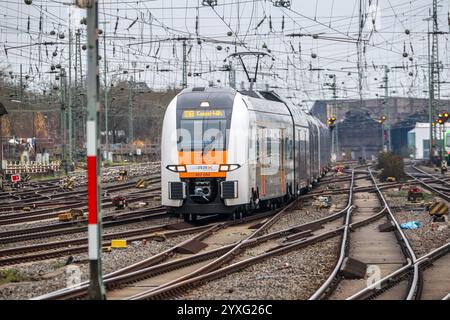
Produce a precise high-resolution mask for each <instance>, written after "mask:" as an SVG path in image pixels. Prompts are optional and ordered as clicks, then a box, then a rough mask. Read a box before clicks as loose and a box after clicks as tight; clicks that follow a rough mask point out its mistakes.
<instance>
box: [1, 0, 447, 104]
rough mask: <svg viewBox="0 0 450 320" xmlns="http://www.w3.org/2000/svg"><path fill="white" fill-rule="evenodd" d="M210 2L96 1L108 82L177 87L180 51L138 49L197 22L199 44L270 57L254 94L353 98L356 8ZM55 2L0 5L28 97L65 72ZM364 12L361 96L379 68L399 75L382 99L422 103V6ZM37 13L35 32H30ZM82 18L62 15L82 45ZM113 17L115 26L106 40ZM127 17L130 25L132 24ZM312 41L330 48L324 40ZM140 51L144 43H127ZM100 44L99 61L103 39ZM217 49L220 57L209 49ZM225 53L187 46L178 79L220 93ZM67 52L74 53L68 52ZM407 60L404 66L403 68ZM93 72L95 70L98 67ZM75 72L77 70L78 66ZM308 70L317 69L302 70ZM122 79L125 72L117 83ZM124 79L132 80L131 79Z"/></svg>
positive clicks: (345, 0)
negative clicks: (53, 69)
mask: <svg viewBox="0 0 450 320" xmlns="http://www.w3.org/2000/svg"><path fill="white" fill-rule="evenodd" d="M217 2H218V6H216V7H215V8H214V9H212V8H209V7H204V6H202V4H201V0H193V1H190V0H187V1H183V0H164V1H163V0H155V1H148V0H147V1H129V0H121V1H119V0H105V1H99V7H100V17H99V20H100V23H101V25H102V27H101V28H103V22H106V35H107V41H106V45H107V61H108V69H109V70H108V79H113V80H114V81H119V80H127V79H129V78H130V77H131V76H134V77H135V78H136V79H138V80H141V81H146V82H147V83H148V85H149V86H150V87H151V88H155V89H161V88H166V87H167V86H174V85H175V86H180V84H181V65H182V42H181V41H173V40H169V41H163V42H151V43H148V42H149V41H157V40H162V39H169V38H174V37H180V36H182V37H192V38H194V39H195V38H196V37H197V35H196V28H195V26H196V21H197V16H198V21H199V24H198V25H199V27H198V35H199V36H200V37H201V38H202V39H205V38H209V39H214V40H219V41H242V42H244V43H245V44H246V45H245V46H239V47H238V48H237V51H247V50H263V51H266V48H265V47H267V49H269V50H270V51H271V54H272V55H273V56H274V58H275V61H272V60H271V59H265V60H264V63H263V65H262V68H261V71H262V73H263V75H262V77H261V78H259V79H258V86H261V87H263V86H265V84H269V85H270V86H274V87H278V90H279V91H281V92H282V94H284V95H286V96H295V97H296V99H294V100H295V102H300V103H303V104H305V103H308V102H307V101H306V100H314V99H318V98H330V97H331V91H330V90H329V89H328V88H327V87H326V86H324V83H326V82H330V78H329V77H328V75H329V74H336V75H337V84H338V96H339V97H340V98H356V97H357V96H358V91H357V88H358V84H357V83H358V81H357V72H356V71H357V69H356V57H357V56H356V45H355V43H354V39H356V38H357V36H358V34H357V33H358V2H359V1H358V0H310V1H300V0H293V1H291V2H292V5H291V8H290V9H282V8H279V7H275V6H273V4H272V2H271V1H269V0H266V1H264V0H261V1H258V0H255V1H237V0H228V1H226V0H218V1H217ZM63 3H69V1H68V0H63V1H56V0H55V1H38V0H33V4H32V5H31V6H28V5H26V4H25V3H24V1H23V0H1V1H0V8H1V12H2V15H3V18H2V19H0V31H1V32H0V43H1V47H2V48H1V50H0V64H1V66H2V67H8V68H9V69H8V70H12V71H13V72H14V73H17V72H18V71H19V65H20V64H22V65H23V70H24V73H25V74H30V80H29V81H30V82H31V83H30V87H32V88H38V87H39V86H40V85H41V84H42V83H43V82H44V81H54V76H53V75H51V74H48V73H44V72H46V71H49V70H50V66H51V65H52V64H57V63H61V64H62V65H64V66H66V68H67V66H68V26H69V23H68V21H69V18H68V11H69V10H68V8H69V6H67V5H64V4H63ZM365 3H366V9H367V10H366V11H367V12H368V11H371V12H373V16H374V17H376V18H375V25H376V30H373V32H372V33H370V31H371V30H372V29H373V27H372V26H373V23H372V16H371V15H368V19H367V21H366V25H365V29H364V36H363V38H364V39H368V42H367V45H366V52H365V55H364V58H365V59H364V62H365V68H364V69H365V76H366V77H365V79H364V92H365V94H364V96H365V97H375V96H376V94H380V95H382V94H384V89H382V88H379V87H380V85H381V80H382V77H383V68H382V67H381V65H384V64H387V65H389V66H397V67H399V66H404V67H405V68H404V69H399V68H398V69H393V70H392V72H391V73H390V83H391V86H392V88H391V91H395V92H392V94H394V95H401V96H407V95H410V96H415V97H423V96H424V95H425V93H424V92H423V90H426V87H427V85H426V76H427V69H426V61H427V57H426V54H427V34H426V30H427V22H425V21H423V19H425V18H426V17H428V10H429V9H430V8H431V3H432V1H431V0H418V1H404V0H379V1H376V0H373V1H371V3H372V7H371V8H372V9H371V10H369V1H368V0H367V1H365ZM439 3H440V5H441V7H440V8H439V27H440V29H441V30H442V31H445V32H447V31H449V25H448V20H447V14H448V11H449V2H448V1H439ZM377 4H378V6H377ZM41 6H42V9H41ZM197 8H198V9H197ZM41 14H42V17H43V20H42V21H43V24H42V31H41V32H40V30H39V19H40V18H39V17H40V15H41ZM83 16H84V10H80V9H73V10H72V22H73V24H72V26H73V29H77V28H81V30H82V31H81V32H82V36H81V38H82V43H83V42H85V32H84V28H85V26H84V25H80V18H81V17H83ZM28 17H30V28H29V33H28ZM117 17H119V20H118V24H117V30H116V32H115V34H114V29H115V25H116V21H117ZM264 17H266V18H264ZM283 17H284V30H282V21H283ZM136 18H137V21H136V23H134V24H133V22H134V21H135V20H136ZM130 26H131V27H130ZM270 26H272V30H271V29H270ZM127 28H129V29H127ZM406 29H408V30H409V31H410V33H409V34H406V33H405V30H406ZM52 30H55V31H56V35H50V32H51V31H52ZM73 31H74V30H73ZM228 31H231V32H233V35H232V36H228V35H227V32H228ZM293 32H294V33H307V34H318V38H317V39H313V38H312V37H301V38H298V37H295V38H292V37H289V36H287V35H288V34H290V33H293ZM58 33H64V35H65V38H64V39H60V40H58V41H60V42H61V44H59V45H57V46H47V51H48V57H47V52H46V50H45V47H44V46H40V47H39V46H30V47H24V48H19V49H9V50H8V55H7V56H6V54H5V50H4V48H10V47H14V46H21V45H28V44H32V43H37V42H40V41H56V40H57V36H58ZM235 35H236V36H235ZM322 37H332V39H331V40H325V39H323V38H322ZM140 42H147V43H145V44H136V43H140ZM100 45H101V54H102V55H103V40H102V41H101V43H100ZM299 45H300V47H301V51H299V49H300V47H299ZM218 46H221V47H222V50H218V49H217V47H218ZM447 46H448V35H441V36H440V59H441V61H442V63H443V70H442V77H441V78H442V81H447V80H448V61H449V57H448V54H447ZM227 47H229V49H228V48H227ZM39 48H40V53H41V55H40V58H39ZM234 50H235V49H234V46H233V45H230V44H226V43H224V44H217V43H213V42H208V41H206V42H202V44H200V45H199V44H198V43H197V40H193V41H190V42H189V43H188V52H189V56H188V61H189V63H188V71H189V72H190V73H191V74H192V75H193V74H197V73H198V74H201V76H190V77H188V84H189V85H207V84H208V82H209V81H214V82H215V83H216V84H219V85H227V84H228V73H227V72H223V71H222V72H221V71H216V72H214V70H217V69H219V68H221V67H223V65H224V62H223V60H224V59H225V58H226V57H227V55H228V54H230V53H232V52H234ZM54 51H56V52H57V56H56V57H53V55H52V53H53V52H54ZM73 51H74V52H75V48H73ZM227 51H228V52H227ZM403 52H407V53H408V57H406V58H405V57H403ZM312 54H316V55H317V58H315V59H313V58H312V56H311V55H312ZM410 57H412V61H410V60H409V58H410ZM83 60H84V56H83ZM84 62H85V61H83V63H84ZM101 66H102V71H103V64H101ZM147 66H148V68H147ZM36 67H37V68H36ZM83 67H84V70H85V65H83ZM310 67H312V68H313V69H316V68H322V69H325V70H322V71H310V70H309V69H310ZM37 69H39V71H40V73H39V74H38V73H37ZM124 70H127V71H129V72H128V73H127V74H124V73H123V71H124ZM133 70H142V71H141V72H135V73H133ZM161 70H172V71H170V72H161ZM210 71H211V72H210ZM348 72H350V74H348ZM217 80H220V83H219V82H218V81H217ZM243 80H245V77H244V73H243V72H242V71H241V68H240V67H239V68H238V71H237V82H238V83H240V81H243ZM448 87H449V86H448V84H445V83H444V84H443V85H442V92H441V93H442V96H443V97H445V96H446V95H447V94H448V90H447V88H448ZM302 100H303V102H302ZM308 104H309V103H308Z"/></svg>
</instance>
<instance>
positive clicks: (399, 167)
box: [377, 152, 405, 181]
mask: <svg viewBox="0 0 450 320" xmlns="http://www.w3.org/2000/svg"><path fill="white" fill-rule="evenodd" d="M377 169H380V170H381V173H380V176H379V178H380V180H381V181H386V179H387V178H388V177H395V179H396V180H397V181H401V180H403V179H404V178H405V173H404V163H403V158H402V157H401V156H399V155H396V154H394V153H392V152H381V153H380V154H379V155H378V164H377Z"/></svg>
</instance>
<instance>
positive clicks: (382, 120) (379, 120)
mask: <svg viewBox="0 0 450 320" xmlns="http://www.w3.org/2000/svg"><path fill="white" fill-rule="evenodd" d="M386 119H387V118H386V116H385V115H382V116H381V117H380V118H378V123H379V124H383V123H384V122H385V121H386Z"/></svg>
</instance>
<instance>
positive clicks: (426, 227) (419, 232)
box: [385, 191, 450, 257]
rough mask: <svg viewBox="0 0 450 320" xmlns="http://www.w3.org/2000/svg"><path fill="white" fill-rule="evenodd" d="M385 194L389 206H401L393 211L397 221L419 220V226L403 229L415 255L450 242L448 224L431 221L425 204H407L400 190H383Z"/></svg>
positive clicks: (419, 255)
mask: <svg viewBox="0 0 450 320" xmlns="http://www.w3.org/2000/svg"><path fill="white" fill-rule="evenodd" d="M385 195H386V196H387V199H386V200H387V201H388V203H389V204H390V205H391V206H393V207H394V206H395V207H397V208H400V207H401V208H403V209H402V210H396V211H395V212H394V215H395V217H396V218H397V220H398V222H399V223H406V222H408V221H418V222H420V224H421V227H420V228H417V229H412V230H409V229H408V230H403V232H404V233H405V235H406V236H407V237H408V239H409V241H410V243H411V246H412V247H413V249H414V251H415V252H416V255H417V257H421V256H423V255H425V254H427V253H428V252H430V251H431V250H433V249H436V248H438V247H440V246H442V245H444V244H446V243H449V242H450V225H449V224H448V223H446V222H433V218H432V217H431V216H430V215H429V214H428V211H427V210H426V209H425V206H423V205H421V204H420V203H418V204H417V205H415V206H413V207H411V205H409V206H408V204H407V199H406V196H403V194H402V193H401V191H400V192H399V191H390V192H385Z"/></svg>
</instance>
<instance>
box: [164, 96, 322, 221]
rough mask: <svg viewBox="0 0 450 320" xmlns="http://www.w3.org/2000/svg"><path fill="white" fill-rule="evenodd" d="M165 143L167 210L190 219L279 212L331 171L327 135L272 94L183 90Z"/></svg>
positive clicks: (171, 110) (167, 123) (170, 112)
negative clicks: (275, 209) (277, 209)
mask: <svg viewBox="0 0 450 320" xmlns="http://www.w3.org/2000/svg"><path fill="white" fill-rule="evenodd" d="M161 141H162V144H161V176H162V205H164V206H166V207H167V208H168V210H169V211H170V212H175V213H180V214H183V215H185V217H187V218H195V216H196V215H202V214H226V215H229V214H235V213H244V212H246V211H248V210H251V209H255V208H264V207H274V206H281V205H283V204H284V203H286V202H287V201H289V200H290V199H292V198H293V197H295V196H296V195H298V194H300V193H301V192H303V191H305V190H307V189H309V188H310V187H311V184H312V183H314V182H315V181H317V180H318V179H319V178H320V176H321V175H323V174H324V173H325V172H326V170H327V168H328V165H329V159H330V153H329V132H328V129H327V128H326V127H325V126H324V125H323V124H322V123H321V122H320V121H319V120H317V119H315V118H314V117H312V116H311V115H308V114H306V113H305V112H303V111H301V110H300V109H299V108H298V107H295V106H293V105H292V104H290V103H287V102H285V101H283V100H282V99H281V98H280V97H279V96H277V95H276V94H275V93H273V92H265V91H242V92H238V91H236V90H234V89H230V88H192V89H185V90H183V91H182V92H181V93H180V94H178V95H177V96H176V97H175V98H174V99H173V100H172V101H171V103H170V104H169V106H168V108H167V110H166V114H165V116H164V122H163V132H162V139H161Z"/></svg>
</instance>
